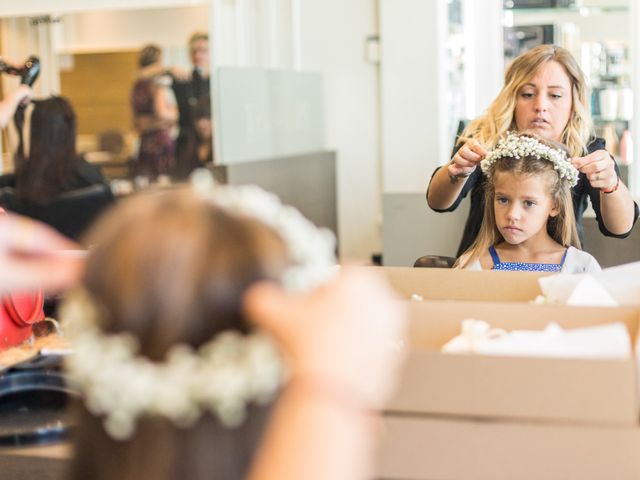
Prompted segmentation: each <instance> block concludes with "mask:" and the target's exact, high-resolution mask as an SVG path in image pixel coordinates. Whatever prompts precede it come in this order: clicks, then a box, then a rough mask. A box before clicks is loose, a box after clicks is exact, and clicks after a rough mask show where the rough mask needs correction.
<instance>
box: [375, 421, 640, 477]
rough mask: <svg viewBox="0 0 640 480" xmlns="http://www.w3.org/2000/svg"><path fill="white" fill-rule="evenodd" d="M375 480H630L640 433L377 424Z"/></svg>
mask: <svg viewBox="0 0 640 480" xmlns="http://www.w3.org/2000/svg"><path fill="white" fill-rule="evenodd" d="M383 431H384V436H383V442H382V445H381V450H380V453H379V456H378V464H377V468H376V475H375V478H378V479H394V480H444V479H446V480H637V479H638V478H640V428H630V427H621V428H617V427H610V426H598V425H592V426H576V425H567V424H537V423H524V422H518V423H509V422H482V421H474V420H460V419H438V418H417V417H415V418H403V417H397V416H390V417H385V418H384V427H383Z"/></svg>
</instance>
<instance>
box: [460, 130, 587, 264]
mask: <svg viewBox="0 0 640 480" xmlns="http://www.w3.org/2000/svg"><path fill="white" fill-rule="evenodd" d="M524 135H526V136H530V137H534V138H536V139H537V140H538V141H539V142H540V143H542V144H544V145H548V146H549V147H552V148H556V149H560V150H563V151H565V152H567V148H566V147H565V146H564V145H562V144H559V143H558V142H553V141H551V140H547V139H542V138H541V137H538V136H536V135H533V134H530V133H527V134H524ZM567 153H568V152H567ZM501 172H509V173H513V174H516V175H525V176H535V177H541V178H544V179H545V180H546V182H547V187H548V193H549V195H551V199H552V201H553V204H554V207H555V208H556V209H557V210H558V214H557V215H556V216H553V217H549V219H548V221H547V231H548V232H549V235H550V236H551V238H553V240H555V241H556V242H558V243H559V244H560V245H562V246H563V247H569V246H573V247H576V248H580V239H579V237H578V230H577V228H576V219H575V214H574V211H573V199H572V196H571V187H570V186H569V183H568V181H567V180H565V179H562V178H560V176H559V175H558V173H557V171H556V170H555V169H554V164H553V162H550V161H549V160H547V159H545V158H536V157H534V156H523V157H519V158H516V157H503V158H500V159H498V160H497V161H496V162H495V163H494V164H493V165H491V167H490V171H489V175H488V178H487V180H486V184H485V188H484V214H483V218H482V225H481V226H480V231H479V232H478V236H477V237H476V240H475V242H473V244H472V245H471V247H469V249H468V250H467V251H466V252H465V253H463V254H462V255H461V256H460V258H459V259H458V261H457V262H456V264H455V265H454V267H457V268H465V267H466V266H468V265H470V264H472V263H473V262H474V261H476V260H478V259H479V258H480V256H481V255H482V254H483V253H484V252H486V251H487V250H488V249H489V247H491V246H492V245H497V244H499V243H501V242H503V241H504V238H503V237H502V235H501V234H500V230H498V227H497V225H496V215H495V207H494V201H495V192H496V188H495V181H496V176H497V174H499V173H501Z"/></svg>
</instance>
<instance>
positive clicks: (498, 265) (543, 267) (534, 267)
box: [489, 246, 569, 272]
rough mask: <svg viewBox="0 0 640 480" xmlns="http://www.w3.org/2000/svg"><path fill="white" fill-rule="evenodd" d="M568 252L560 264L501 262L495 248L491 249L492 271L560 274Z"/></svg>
mask: <svg viewBox="0 0 640 480" xmlns="http://www.w3.org/2000/svg"><path fill="white" fill-rule="evenodd" d="M568 251H569V249H568V248H567V249H566V250H565V251H564V255H563V256H562V260H561V261H560V263H524V262H501V261H500V257H498V252H496V249H495V248H493V246H491V247H489V253H490V254H491V258H492V260H493V268H492V270H511V271H520V272H523V271H524V272H559V271H560V270H562V266H563V265H564V260H565V258H567V252H568Z"/></svg>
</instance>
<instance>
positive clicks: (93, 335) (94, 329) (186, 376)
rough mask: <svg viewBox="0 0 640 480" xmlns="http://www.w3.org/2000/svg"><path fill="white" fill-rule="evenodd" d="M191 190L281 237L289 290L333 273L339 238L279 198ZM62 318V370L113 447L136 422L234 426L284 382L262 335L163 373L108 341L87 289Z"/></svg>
mask: <svg viewBox="0 0 640 480" xmlns="http://www.w3.org/2000/svg"><path fill="white" fill-rule="evenodd" d="M192 186H193V189H194V191H195V192H196V194H197V195H198V196H199V197H200V198H202V200H203V201H205V202H209V203H211V204H212V205H213V206H216V207H218V208H222V209H223V210H225V211H227V212H229V213H230V214H234V215H240V216H249V217H253V218H256V219H258V220H259V221H261V222H263V223H265V224H266V225H268V226H269V227H271V228H272V229H273V230H275V231H276V233H277V234H278V235H279V236H280V237H281V238H282V240H283V242H284V243H285V245H286V247H287V250H288V253H289V255H290V257H291V259H292V260H293V263H294V264H293V265H292V266H290V267H289V268H287V269H286V270H285V272H284V273H283V275H282V277H281V281H282V284H283V287H284V288H285V289H287V290H290V291H300V290H303V291H304V290H310V289H313V288H315V287H316V286H318V285H320V284H321V283H323V282H324V281H326V280H327V279H328V278H329V277H331V276H332V275H333V273H334V272H335V270H334V269H333V268H332V267H333V266H334V265H335V264H336V259H335V254H334V252H335V237H334V236H333V234H332V233H331V232H330V231H328V230H326V229H319V228H317V227H315V226H314V225H313V224H312V223H311V222H310V221H309V220H307V219H306V218H304V217H303V216H302V214H301V213H300V212H298V211H297V210H296V209H295V208H293V207H288V206H284V205H282V204H281V203H280V200H279V199H278V197H276V196H275V195H273V194H271V193H268V192H265V191H264V190H261V189H260V188H258V187H255V186H244V187H224V186H219V185H216V184H215V183H214V182H213V178H212V177H211V175H210V174H209V173H208V172H206V171H204V172H197V173H196V174H195V175H193V176H192ZM61 317H62V321H63V323H64V324H65V326H66V327H67V326H68V333H69V336H70V337H71V339H72V342H73V353H72V354H71V355H70V356H69V358H68V359H67V362H66V367H67V371H68V373H69V376H70V380H71V382H72V385H73V386H74V387H75V388H77V389H79V390H80V392H81V393H82V395H83V397H84V400H85V403H86V406H87V409H88V410H89V411H90V412H92V413H93V414H94V415H99V416H102V417H103V419H104V422H103V424H104V427H105V430H106V431H107V433H108V434H109V435H110V436H111V437H112V438H114V439H116V440H123V439H127V438H129V437H131V435H133V433H134V432H135V428H136V420H137V418H138V417H140V416H156V417H163V418H166V419H168V420H170V421H172V422H173V423H174V424H175V425H177V426H189V425H191V424H193V423H194V422H195V421H196V420H197V419H198V418H199V417H200V416H201V415H202V414H203V413H204V412H210V413H212V414H214V415H215V416H217V418H218V419H219V420H220V422H221V423H222V424H223V425H225V426H228V427H234V426H237V425H238V424H240V423H242V421H243V419H244V417H245V415H246V407H247V405H248V404H249V403H251V402H257V403H263V402H265V401H268V400H270V399H271V398H273V396H274V394H275V393H276V392H277V390H278V388H279V387H280V385H281V384H282V382H283V381H284V380H285V378H286V371H285V369H284V365H283V364H282V361H281V358H280V354H279V352H278V350H277V348H276V346H275V344H274V343H273V341H272V340H271V338H270V337H269V335H267V334H266V333H263V332H261V331H258V330H256V331H254V332H252V333H250V334H248V335H242V334H240V333H239V332H237V331H233V330H231V331H225V332H221V333H219V334H217V335H215V336H214V338H213V339H211V340H210V341H209V342H207V343H206V344H205V345H203V346H202V347H200V348H199V349H198V350H194V349H193V348H191V347H190V346H188V345H182V344H180V345H174V346H173V347H172V348H171V350H170V351H169V353H168V354H167V358H166V360H165V362H161V363H160V362H152V361H151V360H150V359H148V358H145V357H144V356H141V355H139V354H138V350H139V345H138V340H137V338H136V337H135V336H133V335H131V334H129V333H119V334H108V333H105V332H103V331H102V329H101V324H102V323H103V321H104V318H105V315H104V312H102V311H101V309H100V305H98V304H97V303H96V302H95V300H94V299H93V298H92V297H91V295H90V294H89V292H88V291H87V290H86V289H84V288H77V289H76V290H75V291H74V292H72V293H71V295H69V297H68V298H67V300H66V301H65V304H64V305H63V308H62V311H61Z"/></svg>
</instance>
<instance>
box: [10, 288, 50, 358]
mask: <svg viewBox="0 0 640 480" xmlns="http://www.w3.org/2000/svg"><path fill="white" fill-rule="evenodd" d="M43 306H44V295H43V294H42V291H36V292H31V293H11V294H7V295H5V296H4V297H2V300H1V301H0V350H4V349H6V348H9V347H15V346H16V345H20V344H21V343H24V342H25V341H27V340H28V339H29V338H30V337H31V336H32V335H33V324H34V323H36V322H40V321H42V320H44V311H43Z"/></svg>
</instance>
